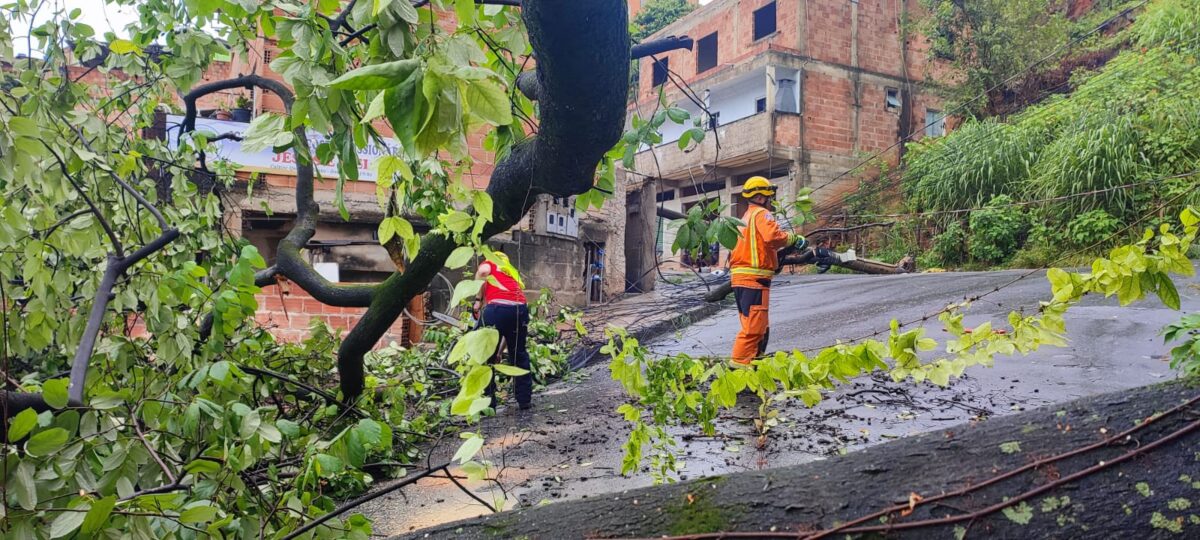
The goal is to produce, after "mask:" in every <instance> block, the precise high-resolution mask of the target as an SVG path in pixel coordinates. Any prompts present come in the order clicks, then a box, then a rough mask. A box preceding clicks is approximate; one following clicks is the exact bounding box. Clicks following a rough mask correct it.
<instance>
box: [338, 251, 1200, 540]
mask: <svg viewBox="0 0 1200 540" xmlns="http://www.w3.org/2000/svg"><path fill="white" fill-rule="evenodd" d="M1025 273H1026V272H1023V271H1007V272H979V273H945V274H915V275H904V276H854V275H826V276H815V275H798V276H783V277H782V278H781V279H780V280H778V281H777V283H776V285H775V287H774V288H773V290H772V298H771V344H770V347H769V348H768V350H769V351H774V350H790V349H793V348H801V349H808V348H811V347H817V346H824V345H830V344H832V343H834V342H836V341H837V340H839V339H842V340H845V339H852V338H858V337H862V336H863V335H866V334H870V333H872V332H876V331H880V330H886V329H887V323H888V321H889V320H890V319H892V318H896V319H900V320H902V321H907V320H912V319H920V318H921V317H922V316H924V315H926V314H930V313H935V312H937V311H938V310H940V309H942V308H943V307H945V305H946V304H948V303H950V302H956V301H961V300H962V299H963V298H964V297H967V296H973V295H976V294H980V293H983V292H987V291H990V290H992V289H994V288H996V287H999V286H1002V285H1005V284H1008V283H1010V282H1012V281H1013V280H1014V279H1016V278H1017V277H1019V276H1021V275H1023V274H1025ZM1176 284H1177V286H1178V288H1179V292H1180V296H1181V298H1182V302H1183V311H1184V312H1188V313H1191V312H1196V311H1198V310H1200V279H1198V278H1195V277H1193V278H1181V279H1177V280H1176ZM1048 296H1049V285H1048V284H1047V283H1046V280H1045V278H1044V275H1043V274H1042V273H1037V274H1035V275H1032V276H1029V277H1028V278H1025V279H1021V280H1019V281H1017V282H1016V283H1013V284H1011V285H1008V286H1006V287H1004V288H1003V289H1001V290H1000V291H999V292H996V293H993V294H990V295H989V296H987V297H986V298H984V299H983V300H980V301H979V302H976V303H975V304H974V305H973V306H972V308H971V309H970V311H969V312H968V315H967V317H966V321H965V322H966V325H967V326H968V327H970V326H974V325H976V324H978V323H980V322H983V321H989V320H990V321H993V322H995V323H996V324H998V325H999V324H1002V323H1003V322H1004V321H1005V319H1006V317H1007V314H1008V313H1009V312H1010V311H1013V310H1020V309H1026V310H1030V309H1036V306H1037V304H1038V301H1039V300H1042V299H1044V298H1046V297H1048ZM1180 315H1181V314H1180V313H1179V312H1174V311H1171V310H1168V309H1167V308H1165V307H1164V306H1162V305H1161V304H1160V303H1159V302H1158V301H1157V300H1156V299H1149V300H1145V301H1142V302H1139V303H1135V304H1133V305H1131V306H1127V307H1123V308H1122V307H1118V306H1117V303H1116V301H1115V299H1111V300H1106V299H1103V298H1098V297H1096V298H1093V297H1089V298H1087V299H1085V300H1084V301H1083V302H1082V303H1081V304H1080V305H1079V306H1076V307H1074V308H1072V309H1071V310H1070V311H1069V312H1068V313H1067V330H1068V335H1069V339H1070V344H1069V346H1068V347H1065V348H1043V349H1042V350H1041V351H1038V352H1036V353H1033V354H1031V355H1029V356H1015V357H1007V358H1005V357H1001V358H997V360H996V364H995V367H993V368H983V367H976V368H972V369H970V370H968V372H967V374H966V376H965V377H964V378H962V379H960V380H957V381H955V382H953V383H952V385H951V387H950V388H947V389H942V388H938V387H934V386H932V385H929V384H923V385H913V384H912V383H911V382H910V383H904V384H896V383H892V382H891V381H890V379H888V378H887V377H886V376H883V375H877V376H875V377H873V378H864V379H862V380H858V381H854V382H853V383H851V384H848V385H845V386H842V387H839V388H838V389H836V390H834V391H832V392H830V393H828V394H827V395H826V399H825V401H824V402H822V403H821V404H820V405H818V406H817V407H815V408H812V409H808V408H805V407H804V406H803V405H802V404H799V403H791V402H788V403H785V404H783V405H782V406H781V407H780V410H781V414H780V419H781V423H780V425H779V426H777V427H776V428H775V429H774V430H773V431H772V432H771V433H770V436H769V438H768V440H767V442H766V444H765V445H764V446H763V447H761V448H759V447H758V446H757V445H756V436H755V433H754V428H753V426H752V425H751V423H750V418H751V417H753V416H754V415H755V411H756V407H757V403H756V401H757V400H756V399H754V398H747V399H743V400H742V402H740V403H739V406H738V407H737V408H735V409H734V410H731V411H728V412H726V413H723V414H722V417H721V419H720V420H719V421H718V426H717V436H716V437H704V436H701V434H700V433H699V430H698V429H697V428H694V427H691V428H678V429H675V430H674V432H675V434H676V436H677V437H679V438H680V439H681V440H680V448H679V454H680V455H681V456H682V459H683V461H684V462H685V469H684V470H683V471H682V473H681V476H682V477H683V478H689V477H696V476H708V475H715V474H723V473H728V472H735V471H742V470H752V469H757V468H764V467H777V466H783V465H791V464H796V463H803V462H806V461H812V460H816V459H823V458H825V457H827V456H831V455H836V454H838V453H841V452H846V451H851V450H854V449H856V448H861V447H863V446H866V445H872V444H878V443H881V442H886V441H888V440H891V439H894V438H897V437H901V436H904V435H908V434H914V433H920V432H924V431H929V430H933V429H939V428H944V427H948V426H951V425H954V424H959V423H963V422H968V421H979V420H983V419H986V418H988V417H993V416H997V415H1003V414H1007V413H1010V412H1014V411H1019V410H1024V409H1027V408H1032V407H1037V406H1041V405H1045V404H1048V403H1053V402H1062V401H1068V400H1071V399H1075V398H1078V397H1082V396H1086V395H1091V394H1097V393H1103V392H1108V391H1113V390H1117V389H1122V388H1130V387H1135V386H1142V385H1146V384H1152V383H1156V382H1161V381H1164V380H1167V379H1170V378H1173V377H1174V376H1175V374H1174V373H1173V372H1172V371H1171V370H1170V368H1169V367H1168V363H1167V357H1166V355H1167V353H1168V351H1169V347H1168V346H1166V345H1164V344H1163V343H1162V339H1161V337H1159V335H1158V333H1159V330H1160V329H1161V328H1162V327H1163V326H1164V325H1166V324H1168V323H1170V322H1173V321H1175V320H1178V318H1179V317H1180ZM737 327H738V322H737V315H736V312H735V311H734V309H733V308H732V307H730V308H728V309H726V310H724V311H722V312H721V313H720V314H718V315H716V316H713V317H711V318H709V319H706V320H704V321H700V322H698V323H696V324H693V325H692V326H690V327H688V328H686V329H683V330H681V331H678V332H676V333H675V334H674V335H667V336H662V337H661V338H659V339H657V340H655V341H653V342H651V345H652V347H653V349H654V351H655V352H656V353H658V354H671V353H677V352H686V353H689V354H693V355H706V354H715V355H721V356H726V355H728V351H729V349H730V347H731V345H732V340H733V336H734V334H735V333H736V331H737ZM927 327H928V328H929V335H930V336H931V337H934V338H937V339H939V340H941V339H944V337H945V334H944V333H943V332H942V331H941V329H940V323H939V322H938V321H936V319H935V320H932V321H931V322H930V323H929V324H928V326H927ZM935 352H936V351H935ZM932 358H933V354H930V355H928V358H926V359H932ZM623 399H624V396H623V394H622V391H621V389H620V387H619V386H618V385H617V384H616V383H615V382H613V381H612V380H611V379H610V378H609V376H608V371H607V367H606V366H605V365H604V364H603V362H601V365H597V366H592V367H589V368H585V369H584V370H582V371H581V372H580V373H578V374H577V375H576V376H575V377H571V378H569V380H567V381H562V382H559V383H556V384H554V385H551V387H550V388H548V389H547V390H546V392H544V393H542V394H539V395H537V396H535V409H534V410H533V411H527V412H518V411H516V410H515V409H509V410H501V411H500V413H499V415H498V416H497V417H495V418H491V419H488V420H487V421H486V422H485V425H484V426H483V429H484V432H485V435H486V436H487V438H488V445H487V447H486V448H485V451H484V454H485V456H484V457H485V458H486V459H489V460H491V461H493V462H494V463H496V464H497V467H496V469H497V470H498V471H499V473H500V474H499V481H500V482H501V483H502V484H503V485H504V488H505V491H506V492H507V494H506V495H505V494H504V493H501V491H500V490H499V489H497V488H496V487H495V485H494V484H485V483H478V484H472V485H471V487H472V489H473V490H475V492H476V493H477V494H479V495H480V496H482V497H484V498H485V499H488V500H491V499H493V498H495V497H499V498H501V499H503V500H506V503H505V504H506V506H508V507H509V508H511V507H513V506H514V505H518V504H519V505H532V504H540V503H546V502H553V501H557V500H563V499H567V498H586V497H594V496H596V495H598V494H601V493H609V492H616V491H622V490H626V489H631V488H635V487H642V486H646V485H649V484H650V483H651V477H650V475H649V474H648V473H647V472H645V471H644V470H643V471H642V472H639V473H637V474H634V475H632V476H629V477H624V476H620V475H619V474H618V473H619V471H620V466H621V457H622V454H621V450H620V445H621V443H623V442H624V440H625V437H626V435H627V433H628V428H627V427H626V424H625V422H624V421H623V420H622V419H620V418H618V417H617V416H616V415H615V414H614V413H613V411H614V409H615V408H616V407H617V406H618V405H619V404H620V403H622V402H623ZM455 446H456V445H455V444H454V442H452V441H448V442H447V444H446V445H445V446H444V447H442V448H437V449H435V450H434V452H433V454H434V458H433V461H438V459H439V458H440V459H443V460H444V459H445V458H446V457H448V456H449V455H450V454H452V453H453V451H454V449H455ZM385 485H386V484H385ZM418 486H419V487H418V488H409V489H406V490H405V491H406V492H407V493H406V494H404V495H401V494H392V495H388V496H385V497H381V498H379V499H377V500H376V501H373V502H372V503H371V504H370V505H369V506H365V507H363V508H361V510H362V511H364V512H365V513H366V514H367V515H368V517H370V518H372V519H373V520H374V521H375V523H376V527H375V528H376V531H377V532H378V533H382V534H396V533H403V532H409V531H411V530H413V529H416V528H421V527H426V526H430V525H434V524H438V523H445V522H449V521H454V520H458V519H463V518H468V517H474V516H476V515H480V514H481V513H483V512H486V510H485V509H484V508H483V507H482V506H481V505H479V504H478V503H475V502H473V501H471V499H469V498H468V497H467V496H466V495H464V494H462V493H461V492H459V491H457V489H456V488H455V487H454V486H453V485H452V484H450V482H449V481H448V480H436V479H429V480H424V481H422V482H420V483H418Z"/></svg>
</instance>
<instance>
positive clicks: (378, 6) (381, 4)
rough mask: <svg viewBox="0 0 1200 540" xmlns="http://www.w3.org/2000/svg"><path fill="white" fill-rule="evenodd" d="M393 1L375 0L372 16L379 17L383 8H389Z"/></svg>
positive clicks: (372, 6)
mask: <svg viewBox="0 0 1200 540" xmlns="http://www.w3.org/2000/svg"><path fill="white" fill-rule="evenodd" d="M391 3H392V0H373V2H372V5H371V16H372V17H378V16H379V14H380V13H382V12H383V10H385V9H387V8H388V6H389V5H391Z"/></svg>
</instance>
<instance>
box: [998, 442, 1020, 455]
mask: <svg viewBox="0 0 1200 540" xmlns="http://www.w3.org/2000/svg"><path fill="white" fill-rule="evenodd" d="M1000 451H1001V452H1004V453H1005V454H1015V453H1017V452H1020V451H1021V441H1009V442H1005V443H1000Z"/></svg>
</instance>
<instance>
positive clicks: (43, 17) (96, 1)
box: [6, 0, 137, 39]
mask: <svg viewBox="0 0 1200 540" xmlns="http://www.w3.org/2000/svg"><path fill="white" fill-rule="evenodd" d="M44 1H45V5H44V6H43V7H42V9H41V11H39V12H38V16H37V21H36V22H37V23H38V24H41V23H43V22H46V21H48V20H50V18H51V17H54V16H55V15H54V14H55V12H60V11H61V12H62V13H63V15H64V16H65V14H67V13H70V12H71V10H73V9H76V8H78V9H79V10H80V11H81V13H80V15H79V19H78V20H79V22H82V23H85V24H87V25H89V26H91V27H92V28H93V29H95V30H96V37H97V38H100V39H103V36H104V33H105V32H112V33H114V34H116V35H117V36H118V37H126V36H127V34H126V32H125V26H126V25H128V24H129V23H131V22H133V21H136V20H137V11H136V10H135V9H134V8H133V7H131V6H117V5H109V4H108V3H107V2H105V1H104V0H44ZM6 16H7V15H6ZM24 24H28V22H25V23H24ZM24 24H18V25H17V26H14V28H13V34H14V36H21V37H23V36H24V35H25V34H26V32H25V30H24V28H22V27H23V26H24Z"/></svg>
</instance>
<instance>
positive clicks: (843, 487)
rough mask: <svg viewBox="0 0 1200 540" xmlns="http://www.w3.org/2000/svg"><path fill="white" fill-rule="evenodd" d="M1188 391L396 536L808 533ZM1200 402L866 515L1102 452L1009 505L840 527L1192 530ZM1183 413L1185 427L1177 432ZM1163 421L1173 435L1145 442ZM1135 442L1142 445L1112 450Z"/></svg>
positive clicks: (1175, 402) (946, 506)
mask: <svg viewBox="0 0 1200 540" xmlns="http://www.w3.org/2000/svg"><path fill="white" fill-rule="evenodd" d="M1198 395H1200V390H1198V389H1196V388H1193V387H1189V386H1188V385H1186V384H1183V383H1169V384H1164V385H1157V386H1151V387H1143V388H1138V389H1133V390H1127V391H1121V392H1116V393H1112V394H1106V395H1101V396H1097V397H1092V398H1087V399H1082V400H1079V401H1075V402H1071V403H1066V404H1060V405H1053V406H1049V407H1046V408H1042V409H1038V410H1034V411H1030V412H1025V413H1021V414H1016V415H1012V416H1008V417H1003V418H998V419H993V420H987V421H984V422H978V423H972V424H966V425H961V426H957V427H955V428H951V429H947V430H940V431H935V432H931V433H927V434H924V435H920V436H915V437H911V438H906V439H902V440H899V441H895V442H892V443H887V444H883V445H879V446H875V447H872V448H868V449H865V450H861V451H856V452H852V453H850V454H848V455H846V456H841V457H837V458H833V459H828V460H824V461H818V462H814V463H809V464H805V465H799V466H793V467H785V468H779V469H768V470H763V471H755V472H745V473H737V474H732V475H728V476H722V477H712V478H705V479H699V480H695V481H690V482H684V483H680V484H673V485H666V486H659V487H652V488H645V489H639V490H633V491H627V492H621V493H612V494H606V495H603V496H600V495H596V496H593V497H592V498H589V499H587V500H579V501H571V502H564V503H558V504H552V505H549V506H544V507H539V508H531V509H525V510H517V511H513V512H505V513H501V514H495V515H492V516H489V517H485V518H481V519H475V520H468V521H461V522H457V523H451V524H448V525H444V526H439V527H435V528H431V529H426V530H422V531H416V532H414V533H413V534H411V535H408V536H404V537H400V538H530V539H540V538H547V539H549V538H625V537H659V536H663V535H694V534H704V533H716V532H730V531H737V532H741V533H755V534H748V535H747V534H743V535H742V536H739V537H741V538H756V537H772V536H770V535H774V536H773V537H781V534H789V535H790V537H793V538H797V537H799V538H804V537H806V536H809V535H811V534H812V533H815V532H818V531H823V530H827V529H828V528H831V527H835V526H836V525H838V524H842V523H847V522H850V521H852V520H855V519H859V518H862V517H864V516H869V515H871V514H872V513H875V512H877V511H879V510H882V509H885V508H889V507H894V505H905V504H907V503H908V501H910V494H913V493H916V494H918V495H920V496H921V497H923V498H925V499H929V498H931V497H934V496H936V495H938V494H942V493H947V492H951V491H954V490H957V489H961V488H964V487H968V486H972V485H977V484H980V483H982V482H984V481H986V480H988V479H991V478H994V477H996V476H998V475H1000V474H1002V473H1005V472H1006V471H1010V470H1013V469H1017V468H1020V467H1022V466H1025V465H1029V464H1032V463H1034V462H1037V461H1039V460H1044V459H1046V458H1048V457H1050V456H1054V455H1057V454H1062V453H1065V452H1068V451H1071V450H1075V449H1078V448H1082V447H1086V446H1088V445H1092V444H1095V443H1099V442H1103V441H1105V440H1106V439H1111V438H1113V437H1114V435H1115V434H1118V433H1120V432H1123V431H1125V430H1129V429H1131V428H1134V427H1135V426H1137V425H1139V424H1140V423H1142V422H1145V421H1146V420H1147V419H1148V418H1150V417H1151V416H1152V415H1155V414H1156V413H1162V412H1166V411H1169V410H1171V409H1172V408H1175V407H1177V406H1179V405H1181V403H1184V402H1186V401H1188V400H1190V399H1192V398H1195V397H1196V396H1198ZM1198 414H1200V406H1197V407H1195V408H1193V407H1191V406H1189V407H1186V408H1182V409H1180V410H1177V411H1175V412H1173V413H1170V414H1166V415H1163V416H1162V417H1160V418H1158V419H1157V420H1154V421H1152V422H1149V423H1147V424H1146V425H1145V426H1144V427H1143V428H1142V429H1139V430H1137V431H1136V432H1134V433H1132V434H1131V435H1129V436H1128V438H1126V437H1124V436H1122V437H1119V439H1118V440H1116V441H1112V443H1111V444H1108V445H1103V446H1101V447H1100V448H1097V449H1095V450H1092V451H1088V452H1083V453H1079V454H1077V455H1074V456H1072V457H1069V458H1066V459H1061V460H1058V461H1055V462H1053V463H1049V464H1045V465H1040V466H1037V467H1032V468H1030V469H1029V470H1028V471H1025V472H1022V473H1020V474H1017V475H1014V476H1012V477H1011V478H1008V479H1006V480H1002V481H999V482H996V483H994V484H991V485H987V486H985V487H983V488H981V489H978V490H976V491H972V492H969V493H966V494H964V495H963V496H960V497H954V498H949V499H945V500H942V501H937V502H934V503H930V504H918V505H917V506H916V509H915V511H914V512H913V513H912V514H911V515H909V516H906V517H902V516H901V515H900V513H899V512H896V513H893V514H891V515H890V516H889V517H887V518H886V519H881V518H879V517H875V518H872V519H871V520H869V521H867V522H864V523H863V525H867V526H880V525H886V524H889V523H890V524H893V526H897V527H898V526H901V524H903V523H906V522H913V521H917V520H928V519H938V518H944V517H946V516H955V515H963V514H966V513H968V512H972V511H976V510H979V509H982V508H985V507H988V506H991V505H995V504H997V503H1000V502H1002V501H1004V500H1005V498H1014V497H1018V496H1020V495H1021V494H1022V493H1025V492H1028V491H1030V490H1033V489H1037V488H1039V487H1042V486H1047V485H1048V484H1049V483H1052V482H1055V481H1058V480H1059V479H1064V478H1066V477H1068V476H1070V475H1072V474H1075V473H1077V472H1079V471H1082V470H1083V469H1087V468H1089V467H1095V466H1098V465H1099V464H1101V463H1102V462H1103V463H1107V464H1108V465H1106V468H1104V469H1102V470H1100V471H1098V472H1095V473H1093V474H1090V475H1088V476H1084V477H1082V478H1079V479H1077V480H1074V481H1071V482H1068V483H1065V484H1062V485H1061V486H1057V487H1053V488H1052V489H1049V490H1048V491H1046V492H1044V493H1041V494H1038V495H1037V496H1034V497H1031V498H1029V499H1028V500H1026V501H1023V502H1024V504H1023V505H1021V504H1018V505H1015V506H1014V507H1010V508H1009V512H1004V511H996V512H994V513H991V514H988V515H986V516H981V517H977V518H976V519H974V520H970V521H963V522H960V523H954V524H942V525H937V526H926V527H921V528H915V529H905V530H892V531H876V532H869V533H860V534H856V535H849V536H851V537H860V538H861V537H868V536H870V537H879V536H885V537H903V538H955V533H956V531H955V527H961V528H962V529H965V530H966V537H968V538H972V537H974V538H1014V539H1015V538H1169V537H1177V538H1187V537H1191V538H1194V537H1198V536H1200V517H1196V516H1200V453H1198V451H1200V429H1195V428H1196V422H1197V418H1198ZM1189 426H1190V428H1191V429H1194V430H1193V431H1187V432H1183V434H1179V432H1180V431H1181V428H1188V427H1189ZM1172 433H1176V434H1177V436H1176V438H1174V439H1172V440H1170V441H1169V442H1164V443H1157V444H1156V443H1155V441H1157V440H1159V439H1161V438H1163V437H1164V436H1166V435H1169V434H1172ZM1139 449H1141V450H1140V451H1139ZM1134 451H1139V452H1140V453H1137V454H1134V455H1132V456H1130V457H1127V458H1121V456H1122V455H1124V454H1127V453H1129V452H1134ZM1122 459H1123V460H1122ZM1026 520H1027V521H1026ZM1021 521H1026V523H1024V524H1022V523H1020V522H1021ZM1171 529H1175V530H1176V531H1178V532H1177V533H1176V532H1171ZM771 531H774V532H773V533H772V532H771ZM959 532H962V531H961V530H960V531H959ZM797 533H800V534H797ZM864 534H865V535H867V536H864ZM846 536H847V535H845V534H843V533H837V534H830V535H829V537H830V538H845V537H846ZM703 537H705V538H716V537H718V536H703Z"/></svg>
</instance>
